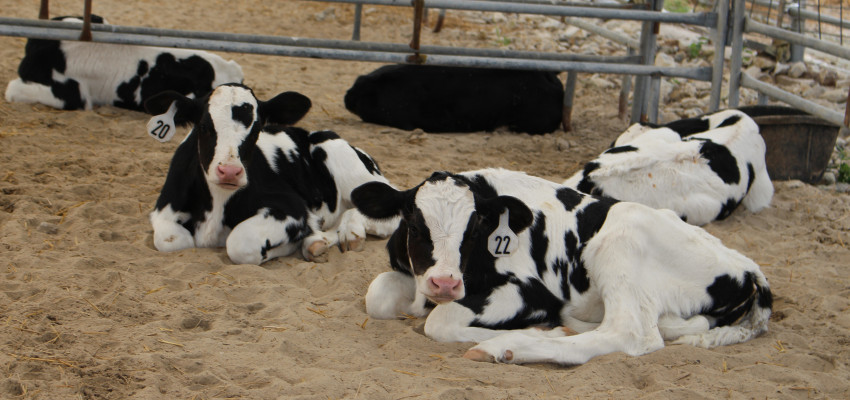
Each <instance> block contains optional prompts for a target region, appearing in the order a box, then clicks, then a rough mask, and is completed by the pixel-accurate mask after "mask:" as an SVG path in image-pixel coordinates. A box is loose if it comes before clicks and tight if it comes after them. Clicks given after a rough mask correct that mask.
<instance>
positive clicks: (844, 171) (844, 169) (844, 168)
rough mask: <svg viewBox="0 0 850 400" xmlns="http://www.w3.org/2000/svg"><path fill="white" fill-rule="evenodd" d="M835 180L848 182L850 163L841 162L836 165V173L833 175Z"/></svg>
mask: <svg viewBox="0 0 850 400" xmlns="http://www.w3.org/2000/svg"><path fill="white" fill-rule="evenodd" d="M835 181H836V182H843V183H850V165H848V164H847V163H841V166H839V167H838V175H836V176H835Z"/></svg>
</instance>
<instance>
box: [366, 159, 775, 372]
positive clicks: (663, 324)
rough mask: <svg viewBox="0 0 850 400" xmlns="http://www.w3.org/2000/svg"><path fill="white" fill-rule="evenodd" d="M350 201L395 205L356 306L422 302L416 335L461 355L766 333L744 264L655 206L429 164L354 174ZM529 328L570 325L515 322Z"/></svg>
mask: <svg viewBox="0 0 850 400" xmlns="http://www.w3.org/2000/svg"><path fill="white" fill-rule="evenodd" d="M352 199H353V201H354V204H355V205H356V206H357V208H358V209H360V210H361V211H362V212H363V213H364V214H365V215H367V216H370V217H372V218H390V217H393V216H395V215H402V222H401V223H400V224H399V228H398V230H396V231H395V233H394V234H393V235H392V237H391V238H390V240H389V242H388V244H387V248H388V251H389V256H390V264H391V266H392V269H393V271H391V272H385V273H382V274H380V275H379V276H378V277H377V278H376V279H375V280H374V281H373V282H372V283H371V284H370V286H369V290H368V292H367V294H366V309H367V311H368V313H369V315H370V316H372V317H374V318H387V319H388V318H397V317H398V316H399V315H401V314H402V313H406V314H410V315H417V316H424V315H426V314H428V313H429V309H430V307H432V306H433V304H432V303H436V306H435V307H433V310H430V314H429V315H428V317H427V320H426V321H425V333H426V334H427V335H428V336H430V337H431V338H433V339H435V340H438V341H471V342H480V343H479V344H478V345H477V346H475V347H473V349H472V350H470V351H469V352H468V353H467V355H466V356H467V357H469V358H474V359H489V358H490V357H491V356H492V357H495V359H496V360H497V361H501V362H515V363H523V362H556V363H562V364H581V363H584V362H586V361H588V360H589V359H591V358H592V357H595V356H598V355H601V354H606V353H611V352H616V351H622V352H625V353H627V354H630V355H640V354H645V353H648V352H651V351H654V350H658V349H660V348H662V347H664V340H674V343H683V344H691V345H696V346H702V347H712V346H719V345H726V344H732V343H738V342H743V341H746V340H748V339H751V338H753V337H755V336H757V335H759V334H761V333H762V332H765V331H766V330H767V323H768V318H769V316H770V313H771V303H772V295H771V292H770V288H769V286H768V283H767V280H766V279H765V277H764V275H763V274H762V272H761V271H760V270H759V267H758V265H757V264H756V263H754V262H753V261H752V260H750V259H748V258H747V257H745V256H743V255H741V254H740V253H738V252H737V251H734V250H731V249H729V248H727V247H725V246H723V244H722V243H721V242H720V240H718V239H717V238H715V237H713V236H711V235H710V234H708V233H707V232H706V231H705V230H703V229H702V228H699V227H696V226H693V225H689V224H687V223H685V222H683V221H682V220H681V219H679V217H678V216H677V215H675V214H674V213H672V212H671V211H669V210H657V209H653V208H649V207H647V206H644V205H641V204H637V203H628V202H617V201H615V200H611V199H605V198H598V197H593V196H589V195H585V194H582V193H579V192H577V191H575V190H573V189H571V188H568V187H565V186H560V185H557V184H555V183H552V182H549V181H547V180H544V179H541V178H536V177H532V176H528V175H526V174H524V173H519V172H512V171H507V170H501V169H485V170H480V171H472V172H465V173H461V174H450V173H435V174H433V175H432V176H431V177H430V178H429V179H428V180H426V181H425V182H423V183H422V184H420V185H419V186H416V187H415V188H413V189H410V190H407V191H398V190H395V189H393V188H391V187H390V186H387V185H386V184H383V183H368V184H366V185H363V186H361V187H359V188H357V189H355V190H354V192H353V193H352ZM541 325H542V326H550V327H556V326H564V327H566V328H569V329H570V330H572V331H575V332H579V334H577V335H573V336H565V335H566V333H567V331H568V330H567V329H553V330H549V331H544V330H537V329H533V328H529V327H533V326H541ZM505 330H509V332H506V331H505Z"/></svg>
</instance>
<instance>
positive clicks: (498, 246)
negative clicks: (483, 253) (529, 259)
mask: <svg viewBox="0 0 850 400" xmlns="http://www.w3.org/2000/svg"><path fill="white" fill-rule="evenodd" d="M508 217H509V214H508V210H507V209H505V212H503V213H502V215H501V216H499V226H498V227H497V228H496V230H495V231H493V233H492V234H490V237H489V238H487V249H488V250H490V254H492V255H493V256H494V257H510V256H512V255H513V254H514V251H516V249H517V247H519V238H517V236H516V234H515V233H514V232H513V231H512V230H511V227H510V225H509V224H508Z"/></svg>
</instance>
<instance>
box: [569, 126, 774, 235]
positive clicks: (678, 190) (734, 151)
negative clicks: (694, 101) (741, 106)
mask: <svg viewBox="0 0 850 400" xmlns="http://www.w3.org/2000/svg"><path fill="white" fill-rule="evenodd" d="M564 185H566V186H569V187H572V188H574V189H577V190H579V191H581V192H584V193H588V194H593V195H598V196H606V197H610V198H614V199H618V200H623V201H633V202H637V203H641V204H646V205H648V206H650V207H653V208H667V209H670V210H673V211H674V212H676V213H677V214H678V215H679V216H680V217H681V218H682V219H684V220H685V221H687V222H688V223H691V224H694V225H704V224H707V223H709V222H711V221H713V220H715V219H723V218H726V217H728V216H729V215H730V214H731V213H732V212H733V211H734V210H735V209H736V208H737V207H738V205H739V204H741V203H743V204H744V206H746V207H747V209H748V210H750V211H751V212H757V211H760V210H762V209H764V208H765V207H767V206H769V205H770V201H771V199H772V198H773V184H772V183H771V182H770V176H769V175H768V172H767V165H766V163H765V143H764V139H763V138H762V137H761V134H759V128H758V125H756V123H755V121H753V119H752V118H750V117H748V116H747V115H746V114H744V113H742V112H740V111H737V110H724V111H719V112H716V113H714V114H709V115H705V116H703V117H699V118H692V119H687V120H681V121H675V122H673V123H671V124H668V125H667V126H664V127H658V128H653V127H650V126H646V125H641V124H634V125H632V126H631V127H629V129H627V130H626V131H625V132H623V133H622V134H621V135H620V136H619V137H618V138H617V140H615V141H614V144H613V146H612V147H611V148H609V149H608V150H605V151H604V152H603V153H602V154H601V155H600V156H599V157H597V158H596V159H594V160H593V161H590V162H588V163H587V164H585V166H584V169H583V170H581V171H579V172H577V173H576V174H574V175H573V176H572V177H570V178H569V179H567V180H566V181H565V182H564Z"/></svg>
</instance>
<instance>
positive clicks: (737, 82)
mask: <svg viewBox="0 0 850 400" xmlns="http://www.w3.org/2000/svg"><path fill="white" fill-rule="evenodd" d="M743 51H744V0H734V3H733V5H732V56H731V58H730V59H729V100H728V103H729V108H736V107H738V101H739V100H740V99H739V97H740V88H741V64H742V61H743V54H742V53H743Z"/></svg>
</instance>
